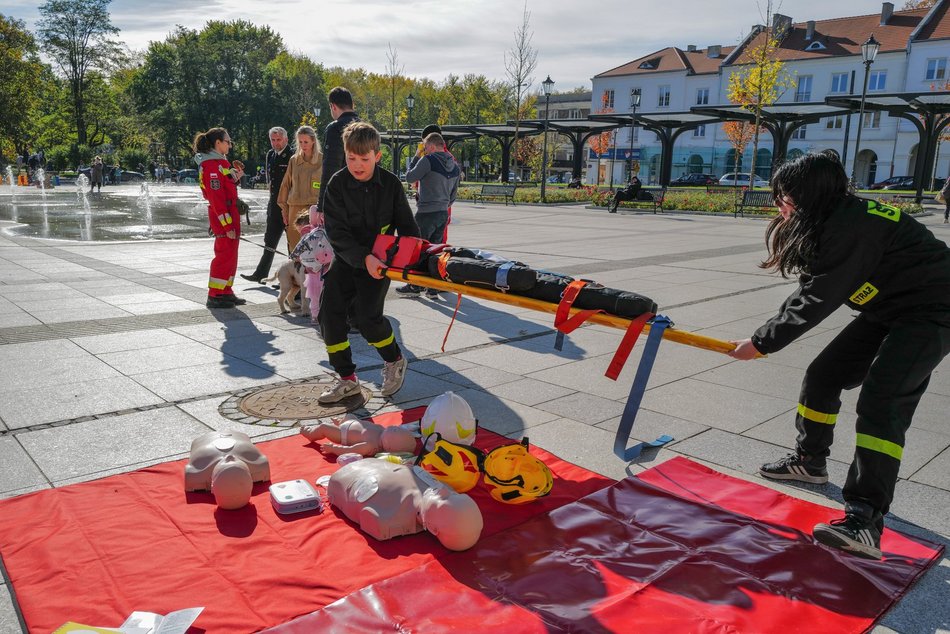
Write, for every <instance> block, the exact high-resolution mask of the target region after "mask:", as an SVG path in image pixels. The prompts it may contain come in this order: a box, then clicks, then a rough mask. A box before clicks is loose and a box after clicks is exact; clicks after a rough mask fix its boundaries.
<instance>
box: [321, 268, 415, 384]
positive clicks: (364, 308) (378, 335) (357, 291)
mask: <svg viewBox="0 0 950 634" xmlns="http://www.w3.org/2000/svg"><path fill="white" fill-rule="evenodd" d="M388 290H389V278H385V277H384V278H383V279H381V280H376V279H373V278H372V277H370V275H369V273H367V272H366V270H365V269H354V268H353V267H351V266H349V265H348V264H346V263H345V262H343V260H342V259H341V258H336V259H334V261H333V264H332V265H331V266H330V270H329V271H327V274H326V277H324V278H323V296H322V298H321V300H320V328H321V330H322V331H323V341H324V343H326V346H327V353H328V354H329V357H330V365H332V366H333V369H334V370H336V372H337V373H338V374H339V375H340V376H349V375H351V374H353V373H354V372H355V371H356V365H355V364H354V363H353V354H352V352H351V350H350V346H349V344H348V339H347V333H348V332H349V329H350V327H349V325H347V318H346V315H347V309H348V308H349V307H350V306H351V304H352V312H353V315H354V317H355V320H356V327H357V328H358V329H359V331H360V334H362V335H363V338H364V339H366V341H367V342H368V343H369V344H370V345H372V346H373V347H374V348H376V350H378V351H379V356H381V357H382V358H383V360H384V361H388V362H392V361H395V360H396V359H398V358H399V354H400V351H399V345H398V344H396V339H395V336H394V335H393V329H392V326H391V325H390V323H389V320H388V319H386V317H385V316H384V315H383V304H384V302H385V300H386V291H388Z"/></svg>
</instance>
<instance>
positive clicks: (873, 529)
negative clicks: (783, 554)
mask: <svg viewBox="0 0 950 634" xmlns="http://www.w3.org/2000/svg"><path fill="white" fill-rule="evenodd" d="M880 524H881V526H879V523H878V522H875V521H874V520H870V519H865V518H863V517H861V516H859V515H845V516H844V517H843V518H841V519H840V520H832V521H831V522H829V523H827V524H824V523H821V524H815V528H813V529H812V535H814V536H815V539H816V540H818V542H819V543H821V544H824V545H825V546H830V547H831V548H837V549H838V550H844V551H847V552H849V553H852V554H854V555H857V556H858V557H864V558H865V559H880V558H881V529H882V527H883V522H881V523H880Z"/></svg>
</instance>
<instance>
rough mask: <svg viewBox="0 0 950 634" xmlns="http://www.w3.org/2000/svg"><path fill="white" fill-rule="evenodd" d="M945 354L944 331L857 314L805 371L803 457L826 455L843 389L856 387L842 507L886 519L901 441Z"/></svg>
mask: <svg viewBox="0 0 950 634" xmlns="http://www.w3.org/2000/svg"><path fill="white" fill-rule="evenodd" d="M948 352H950V327H947V326H946V325H941V324H939V323H936V322H933V321H927V320H919V319H913V318H909V319H907V320H905V321H900V322H896V323H893V324H883V323H880V322H875V321H873V320H871V319H868V318H867V317H865V316H864V315H859V316H858V317H857V318H856V319H855V320H854V321H852V322H851V323H850V324H848V325H847V326H846V327H845V328H844V329H843V330H842V331H841V332H840V333H839V334H838V336H836V337H835V338H834V339H833V340H832V341H831V343H829V344H828V345H827V346H826V347H825V349H824V350H822V351H821V353H819V355H818V356H817V357H815V360H814V361H812V362H811V364H810V365H809V366H808V370H806V372H805V379H804V381H803V382H802V391H801V396H800V401H799V406H798V413H797V415H796V417H795V426H796V427H797V429H798V438H797V448H798V451H799V452H800V453H802V454H805V455H807V456H811V457H816V458H824V457H826V456H828V455H829V453H830V450H831V444H832V441H833V440H834V427H835V422H836V417H837V414H838V411H839V410H840V408H841V400H840V399H841V391H842V390H847V389H853V388H855V387H858V386H859V385H860V386H861V392H860V394H859V396H858V404H857V408H856V409H857V414H858V417H857V423H856V430H855V431H856V433H857V436H856V439H857V441H856V443H855V444H856V448H855V452H854V459H853V461H852V463H851V468H850V469H849V470H848V478H847V480H846V481H845V485H844V488H843V489H842V493H843V496H844V499H845V503H846V508H849V507H852V508H854V509H856V510H858V511H859V512H860V514H861V515H863V516H869V514H870V513H872V512H876V513H880V514H881V515H884V514H886V513H887V511H888V508H889V507H890V504H891V500H892V499H893V497H894V487H895V485H896V483H897V474H898V471H899V470H900V463H901V457H902V453H903V447H904V435H905V433H906V432H907V429H908V428H909V427H910V424H911V420H912V418H913V416H914V411H915V410H916V409H917V404H918V403H919V402H920V397H921V396H923V393H924V391H925V390H926V389H927V383H928V382H929V381H930V374H931V372H932V371H933V370H934V368H936V367H937V365H939V364H940V361H941V360H942V359H943V358H944V357H945V356H946V355H947V353H948Z"/></svg>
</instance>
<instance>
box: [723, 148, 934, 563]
mask: <svg viewBox="0 0 950 634" xmlns="http://www.w3.org/2000/svg"><path fill="white" fill-rule="evenodd" d="M772 192H773V194H774V196H775V201H776V204H777V205H778V208H779V211H780V212H781V215H780V216H777V217H776V218H775V219H774V220H773V221H772V222H771V224H770V225H769V228H768V230H767V232H766V243H767V245H768V248H769V257H768V258H767V259H766V261H765V262H763V263H762V265H761V266H762V267H763V268H769V269H774V270H777V271H779V272H780V273H782V275H783V276H787V275H789V274H792V273H799V274H800V275H801V277H800V286H799V288H798V290H796V291H795V292H794V293H792V294H791V295H790V296H789V297H788V299H786V300H785V302H784V303H783V304H782V306H781V308H780V309H779V311H778V314H777V315H776V316H775V317H773V318H771V319H770V320H768V321H767V322H766V323H765V324H764V325H763V326H762V327H761V328H759V329H758V330H756V331H755V334H754V335H752V337H751V338H750V339H746V340H744V341H738V342H735V343H736V344H737V347H736V349H735V350H734V351H733V352H732V353H731V354H732V356H734V357H736V358H738V359H743V360H745V359H751V358H753V357H755V356H756V355H758V354H770V353H773V352H777V351H779V350H781V349H782V348H784V347H785V346H787V345H788V344H790V343H791V342H792V341H794V340H795V339H797V338H798V337H800V336H801V335H803V334H804V333H805V332H807V331H808V330H809V329H811V328H812V327H814V326H816V325H818V324H819V323H820V322H821V321H822V320H823V319H825V318H826V317H828V316H829V315H831V314H832V313H833V312H834V311H835V310H837V309H838V308H839V307H840V306H842V305H845V306H847V307H848V308H849V309H851V310H854V311H857V313H858V315H857V317H855V319H854V320H853V321H851V322H850V323H849V324H848V325H847V326H845V327H844V328H843V329H842V330H841V331H840V332H839V333H838V335H837V336H836V337H835V338H834V339H833V340H832V341H831V342H830V343H829V344H828V345H827V346H825V348H824V349H823V350H822V351H821V352H820V353H819V354H818V356H817V357H816V358H815V360H814V361H812V362H811V364H810V365H809V366H808V369H807V370H806V372H805V378H804V380H803V382H802V388H801V395H800V397H799V403H798V407H797V410H796V416H795V426H796V428H797V430H798V437H797V439H796V450H795V453H794V454H790V455H788V456H786V457H785V458H782V459H780V460H777V461H776V462H773V463H769V464H765V465H762V467H761V468H760V470H759V473H760V474H761V475H762V476H764V477H766V478H770V479H774V480H797V481H800V482H810V483H813V484H823V483H825V482H827V481H828V471H827V468H826V464H825V463H826V458H827V456H828V455H830V452H831V445H832V440H833V438H834V429H835V423H836V421H837V416H838V411H839V409H840V408H841V400H840V397H841V391H842V390H846V389H853V388H855V387H858V386H860V388H861V391H860V394H859V397H858V402H857V408H856V410H857V423H856V433H857V435H856V437H855V445H856V446H855V452H854V458H853V460H852V462H851V467H850V469H849V470H848V476H847V480H846V481H845V484H844V487H843V489H842V494H843V497H844V501H845V509H844V511H845V517H844V518H842V519H839V520H834V521H832V522H830V523H827V524H826V523H821V524H817V525H816V526H815V527H814V530H813V534H814V537H815V539H816V540H817V541H819V542H820V543H822V544H825V545H827V546H830V547H833V548H837V549H841V550H844V551H847V552H851V553H853V554H855V555H858V556H861V557H865V558H869V559H879V558H880V557H881V543H880V540H881V533H882V531H883V530H884V516H885V515H886V514H887V512H888V510H889V508H890V505H891V501H892V500H893V498H894V489H895V485H896V483H897V476H898V471H899V469H900V466H901V458H902V455H903V451H904V437H905V433H906V432H907V430H908V428H909V427H910V424H911V419H912V418H913V415H914V411H915V409H916V408H917V404H918V402H919V401H920V398H921V396H922V395H923V393H924V391H925V390H926V389H927V384H928V382H929V380H930V374H931V372H932V371H933V370H934V369H935V368H936V367H937V366H938V365H939V364H940V362H941V360H942V359H943V358H944V357H945V356H946V355H947V353H948V352H950V249H948V248H947V245H946V244H944V243H943V242H942V241H941V240H938V239H937V238H935V237H934V235H933V234H932V233H931V232H930V230H928V229H927V228H926V227H925V226H924V225H922V224H921V223H920V222H918V221H917V220H915V219H914V218H912V217H910V216H909V215H907V214H905V213H902V212H901V211H900V210H899V209H897V208H895V207H891V206H888V205H885V204H881V203H879V202H877V201H872V200H866V199H863V198H858V197H857V196H855V195H854V194H853V192H852V190H851V187H850V183H849V181H848V177H847V175H846V174H845V171H844V168H843V167H842V166H841V163H840V162H839V161H838V159H837V157H836V156H833V155H831V154H825V153H822V154H808V155H805V156H803V157H800V158H798V159H796V160H794V161H790V162H788V163H785V164H784V165H782V167H780V168H779V169H778V171H777V172H776V173H775V175H774V176H773V177H772Z"/></svg>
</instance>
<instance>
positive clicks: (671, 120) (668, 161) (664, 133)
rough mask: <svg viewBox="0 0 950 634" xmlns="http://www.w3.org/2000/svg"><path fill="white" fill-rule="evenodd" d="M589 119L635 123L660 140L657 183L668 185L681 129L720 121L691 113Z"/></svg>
mask: <svg viewBox="0 0 950 634" xmlns="http://www.w3.org/2000/svg"><path fill="white" fill-rule="evenodd" d="M590 119H591V120H592V121H613V122H615V123H616V124H617V125H618V127H623V126H633V125H637V126H639V127H641V128H643V129H644V130H648V131H650V132H652V133H654V134H655V135H656V137H657V138H658V139H659V140H660V147H661V156H662V158H663V160H662V162H661V163H660V185H661V186H663V187H666V186H667V185H669V184H670V178H671V175H672V173H673V146H674V145H675V144H676V139H678V138H679V137H680V135H681V134H683V133H684V132H688V131H690V130H695V129H696V128H698V127H699V126H702V125H710V124H715V123H721V121H720V120H719V118H718V117H716V116H712V115H706V114H700V113H694V112H647V113H637V114H632V113H631V114H622V113H610V114H592V115H590Z"/></svg>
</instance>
